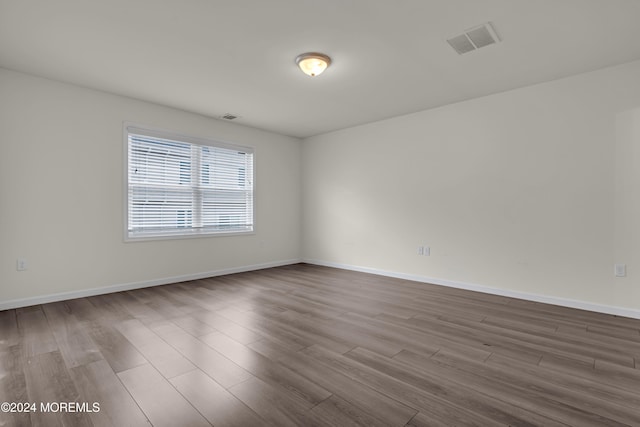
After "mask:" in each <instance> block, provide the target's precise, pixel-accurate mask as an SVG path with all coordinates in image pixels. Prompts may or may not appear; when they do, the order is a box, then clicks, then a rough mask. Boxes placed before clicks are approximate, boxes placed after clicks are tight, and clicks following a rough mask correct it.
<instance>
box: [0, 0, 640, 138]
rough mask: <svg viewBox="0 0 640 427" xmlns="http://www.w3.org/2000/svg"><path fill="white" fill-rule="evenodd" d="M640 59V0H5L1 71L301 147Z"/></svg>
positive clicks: (0, 13) (0, 5)
mask: <svg viewBox="0 0 640 427" xmlns="http://www.w3.org/2000/svg"><path fill="white" fill-rule="evenodd" d="M488 21H491V22H492V23H493V25H494V27H495V29H496V30H497V32H498V34H499V35H500V37H501V38H502V40H503V41H502V42H501V43H498V44H496V45H492V46H488V47H485V48H483V49H480V50H477V51H474V52H471V53H468V54H466V55H458V54H457V53H455V51H453V49H452V48H451V47H450V46H449V45H448V44H447V42H446V39H447V38H450V37H452V36H455V35H458V34H459V33H462V32H463V30H465V29H468V28H470V27H474V26H476V25H479V24H483V23H485V22H488ZM306 51H320V52H323V53H326V54H328V55H329V56H331V57H332V59H333V64H332V66H331V67H330V68H329V69H328V70H327V71H326V72H325V73H324V74H323V75H321V76H318V77H316V78H311V77H307V76H305V75H304V74H302V73H301V72H300V71H299V70H298V69H297V68H296V66H295V64H294V59H295V57H296V56H297V55H298V54H300V53H302V52H306ZM636 59H640V1H638V0H396V1H392V0H269V1H265V0H226V1H220V0H103V1H99V0H29V1H27V0H0V67H3V68H7V69H11V70H17V71H22V72H26V73H30V74H34V75H38V76H43V77H47V78H50V79H54V80H60V81H64V82H69V83H74V84H78V85H81V86H86V87H90V88H95V89H99V90H104V91H107V92H112V93H116V94H120V95H125V96H129V97H133V98H138V99H142V100H146V101H151V102H155V103H159V104H164V105H168V106H172V107H176V108H180V109H183V110H187V111H192V112H196V113H200V114H203V115H207V116H211V117H219V116H221V115H222V114H224V113H227V112H229V113H233V114H237V115H239V116H241V118H239V119H237V120H235V122H237V123H240V124H244V125H248V126H253V127H257V128H262V129H267V130H271V131H274V132H278V133H281V134H285V135H291V136H297V137H306V136H311V135H316V134H320V133H324V132H328V131H332V130H336V129H341V128H345V127H350V126H354V125H358V124H362V123H367V122H372V121H376V120H380V119H384V118H388V117H393V116H398V115H402V114H406V113H411V112H415V111H420V110H425V109H428V108H433V107H437V106H441V105H445V104H449V103H453V102H457V101H461V100H465V99H470V98H475V97H479V96H483V95H487V94H491V93H496V92H501V91H505V90H509V89H513V88H516V87H521V86H526V85H531V84H535V83H539V82H543V81H548V80H553V79H557V78H560V77H564V76H568V75H572V74H577V73H581V72H585V71H590V70H595V69H598V68H603V67H607V66H610V65H615V64H620V63H624V62H628V61H632V60H636Z"/></svg>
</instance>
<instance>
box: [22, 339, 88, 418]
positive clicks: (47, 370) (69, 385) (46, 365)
mask: <svg viewBox="0 0 640 427" xmlns="http://www.w3.org/2000/svg"><path fill="white" fill-rule="evenodd" d="M24 374H25V380H26V385H27V399H28V400H27V401H28V402H31V403H35V404H36V405H37V410H36V411H35V412H31V413H30V416H31V424H32V425H33V426H43V427H54V426H65V427H66V426H78V427H85V426H92V425H93V423H92V422H91V419H90V418H89V416H88V414H87V412H73V411H56V407H55V406H53V410H49V411H46V410H44V411H43V410H41V404H44V405H47V404H54V405H55V404H59V403H65V402H78V403H87V404H88V405H90V407H92V405H93V402H84V400H83V398H82V396H80V393H79V392H78V390H77V389H76V387H75V385H74V384H73V381H72V380H71V377H70V375H69V371H68V370H67V368H66V366H65V364H64V360H63V358H62V355H61V354H60V352H59V351H52V352H50V353H41V354H38V355H35V356H32V357H27V358H26V360H25V363H24Z"/></svg>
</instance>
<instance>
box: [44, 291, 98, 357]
mask: <svg viewBox="0 0 640 427" xmlns="http://www.w3.org/2000/svg"><path fill="white" fill-rule="evenodd" d="M43 310H44V313H45V316H46V317H47V321H48V322H49V326H50V328H51V331H52V333H53V336H54V337H55V339H56V342H57V343H58V348H59V349H60V353H61V354H62V357H63V358H64V361H65V363H66V365H67V367H68V368H74V367H76V366H80V365H86V364H88V363H91V362H95V361H97V360H101V359H102V358H103V357H102V354H101V353H100V351H99V350H98V347H97V346H96V345H95V343H94V342H93V341H92V340H91V338H90V337H89V335H88V334H87V332H86V330H85V329H84V328H83V327H82V325H80V323H79V322H78V319H77V318H76V317H75V316H74V315H73V314H72V313H71V310H70V308H69V307H68V306H67V304H66V303H65V302H64V301H63V302H55V303H51V304H46V305H44V306H43Z"/></svg>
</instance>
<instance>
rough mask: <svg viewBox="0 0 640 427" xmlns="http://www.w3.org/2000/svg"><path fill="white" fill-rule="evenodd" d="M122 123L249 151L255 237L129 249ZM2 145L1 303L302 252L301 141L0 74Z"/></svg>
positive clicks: (270, 260) (272, 260) (273, 260)
mask: <svg viewBox="0 0 640 427" xmlns="http://www.w3.org/2000/svg"><path fill="white" fill-rule="evenodd" d="M211 96H212V97H215V94H211ZM123 121H131V122H134V123H138V124H142V125H148V126H153V127H156V128H161V129H167V130H171V131H174V132H178V133H184V134H187V135H192V136H198V137H209V138H213V139H221V140H225V141H229V142H234V143H238V144H241V145H248V146H253V147H255V153H256V154H255V156H256V157H255V162H256V190H257V191H256V224H257V229H256V233H255V234H254V235H250V236H241V237H208V238H196V239H186V240H167V241H153V242H134V243H124V242H123V229H124V218H123V173H124V172H123V169H124V165H123V147H124V143H123ZM0 147H1V151H0V203H1V207H0V239H1V243H0V308H2V307H5V308H6V307H9V306H12V305H16V302H19V303H21V304H22V303H24V302H29V301H31V302H37V301H38V300H37V298H38V297H41V296H46V295H51V294H61V293H62V294H64V293H80V294H82V292H86V291H87V290H88V289H92V288H104V287H110V286H117V285H126V284H131V283H139V282H142V283H148V282H154V281H160V282H161V281H163V280H164V279H167V278H181V277H192V276H197V275H206V274H208V273H211V272H218V271H221V270H229V269H231V270H233V269H242V268H245V267H248V266H255V265H272V264H278V263H286V262H290V261H292V260H297V259H298V258H299V256H300V245H301V202H300V178H301V173H300V140H298V139H295V138H289V137H284V136H281V135H276V134H273V133H268V132H263V131H259V130H256V129H252V128H248V127H243V126H239V125H236V124H233V123H228V122H223V121H220V120H214V119H210V118H205V117H203V116H199V115H195V114H190V113H186V112H183V111H179V110H175V109H171V108H167V107H162V106H158V105H154V104H149V103H145V102H141V101H137V100H133V99H129V98H124V97H120V96H115V95H109V94H106V93H102V92H97V91H92V90H88V89H83V88H80V87H77V86H72V85H67V84H63V83H57V82H53V81H49V80H44V79H39V78H35V77H31V76H27V75H25V74H19V73H14V72H11V71H7V70H2V69H0ZM18 257H25V258H27V260H28V263H29V265H28V270H27V271H23V272H17V271H16V259H17V258H18ZM34 298H35V299H34Z"/></svg>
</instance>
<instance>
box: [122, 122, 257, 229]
mask: <svg viewBox="0 0 640 427" xmlns="http://www.w3.org/2000/svg"><path fill="white" fill-rule="evenodd" d="M127 139H128V141H127V142H128V144H127V145H128V157H127V158H128V160H127V163H128V165H127V167H128V173H127V176H128V179H127V187H128V189H127V190H128V207H127V236H128V238H130V239H136V238H147V237H161V236H184V235H201V234H221V233H225V234H226V233H245V232H251V231H253V151H252V150H251V149H249V148H247V147H240V146H233V145H228V144H221V143H216V142H214V141H202V140H197V142H199V143H198V144H196V143H194V142H193V140H194V138H189V137H182V136H175V135H168V134H164V133H162V132H158V131H151V130H145V129H139V128H133V127H127ZM203 142H206V143H203Z"/></svg>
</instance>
